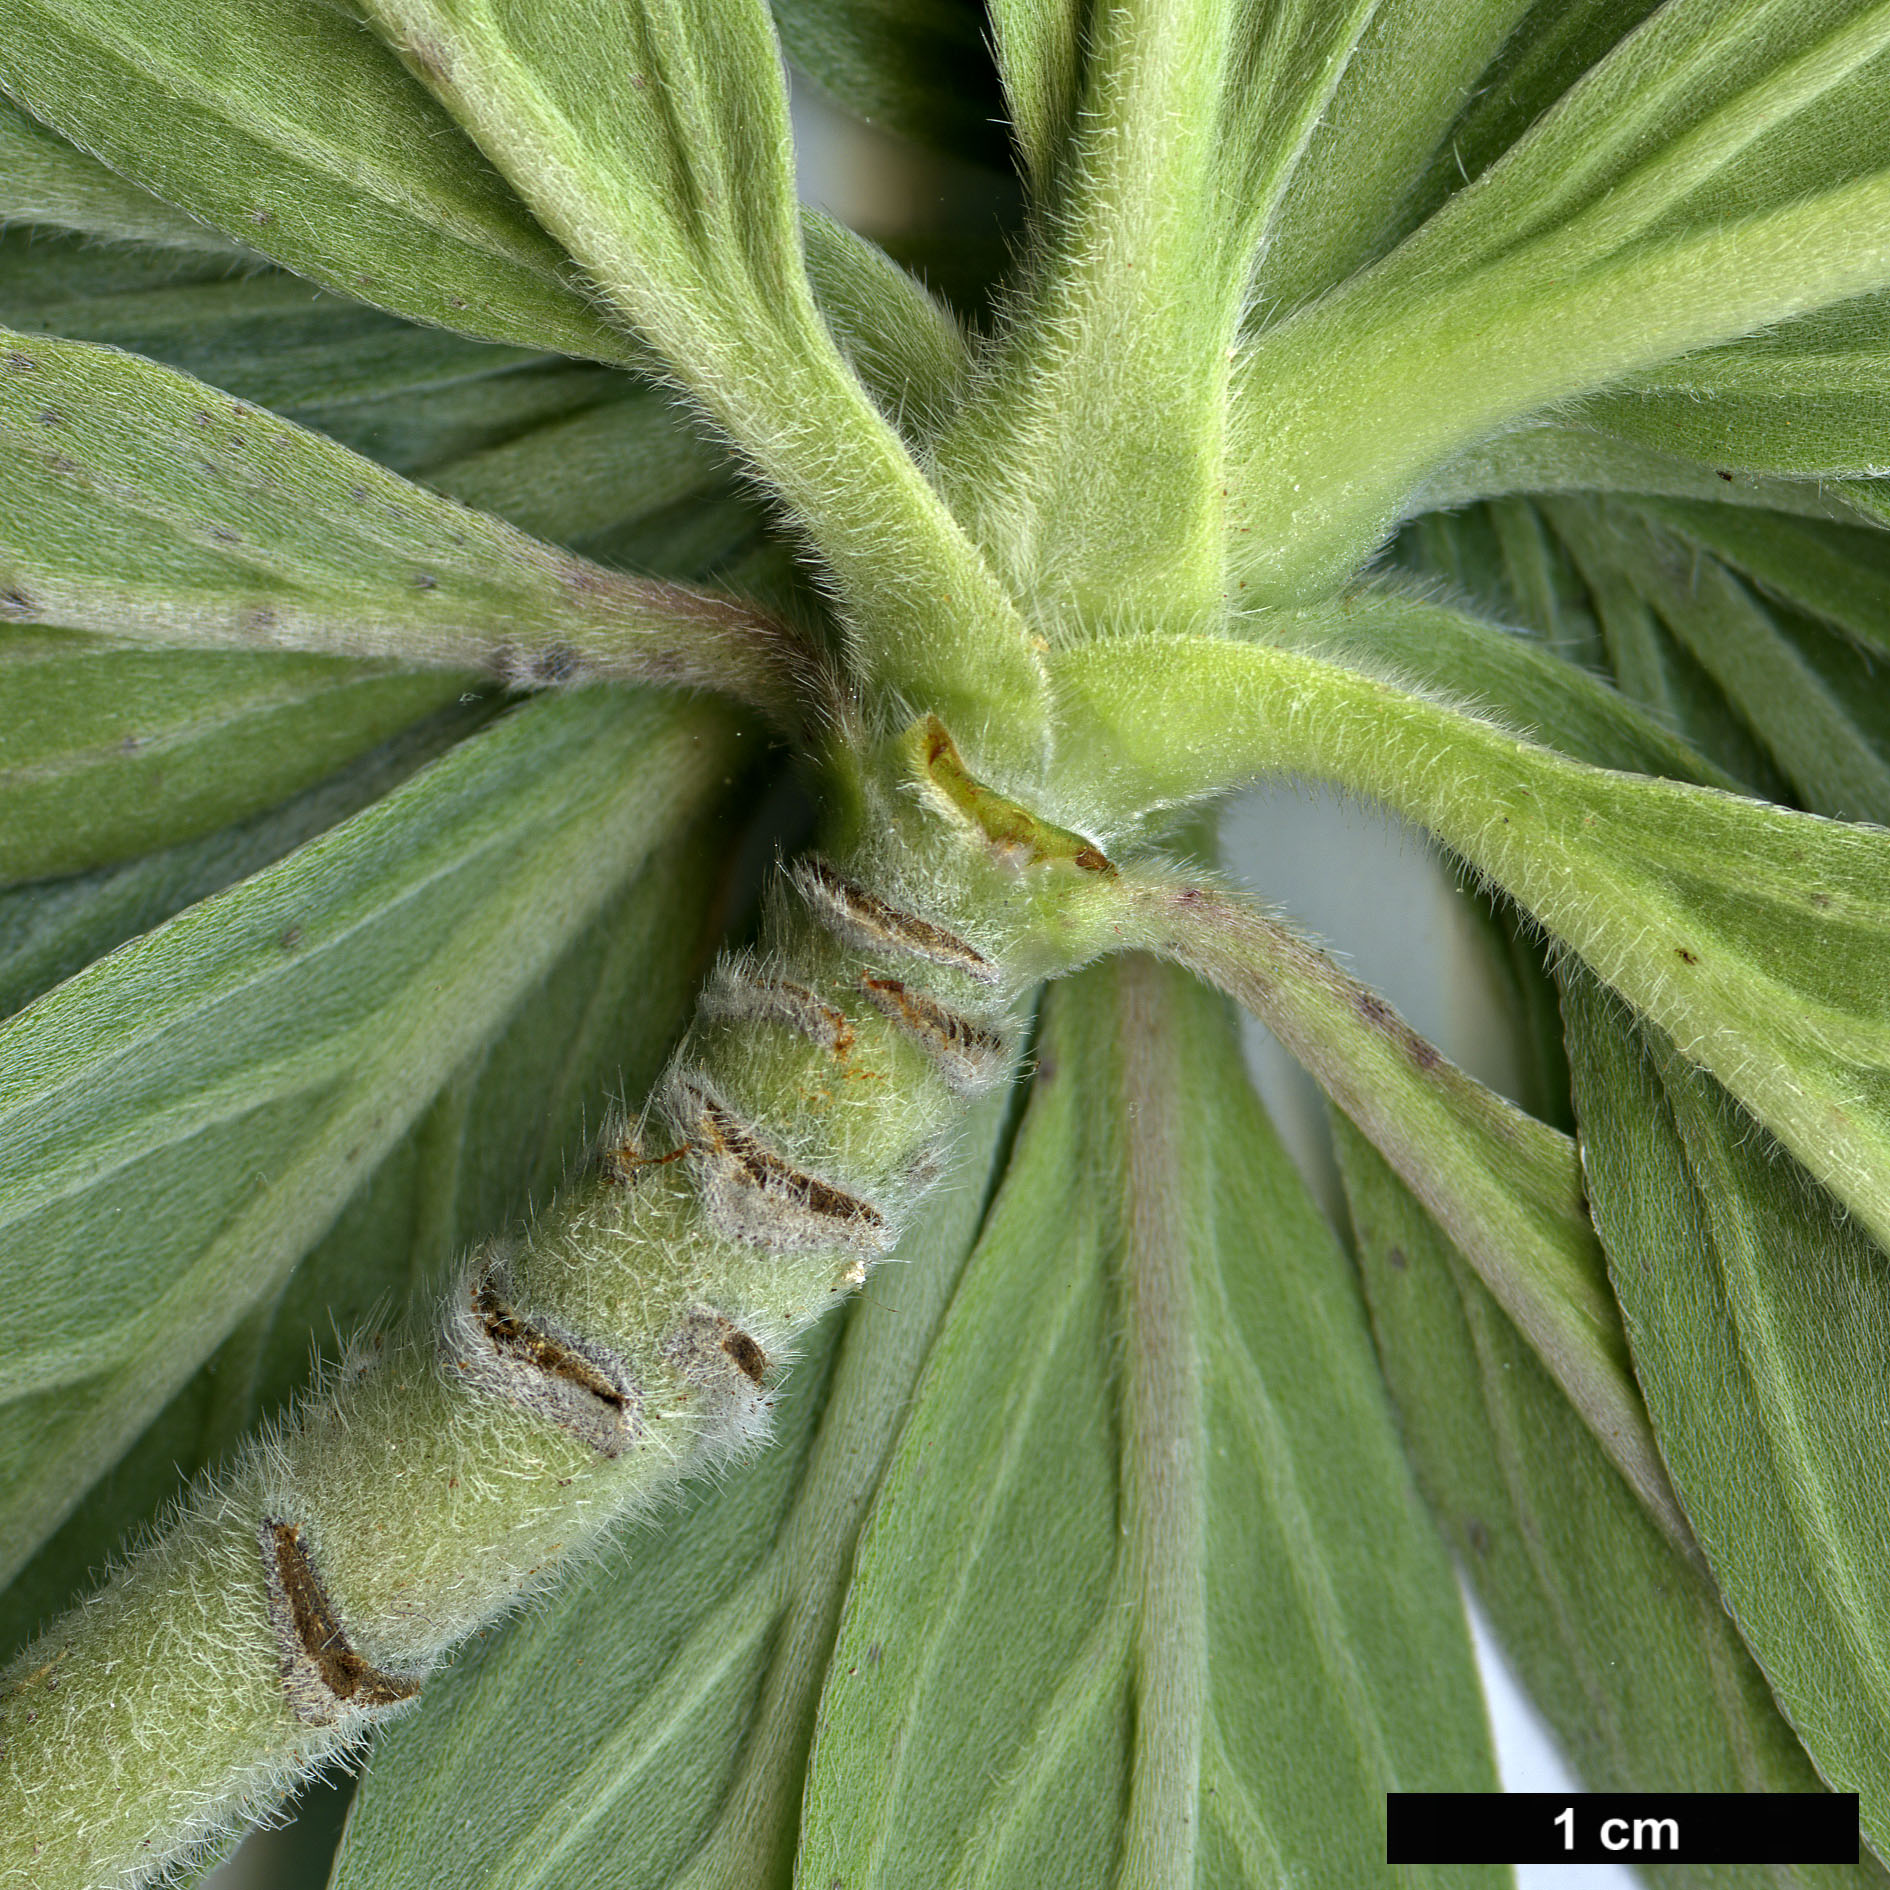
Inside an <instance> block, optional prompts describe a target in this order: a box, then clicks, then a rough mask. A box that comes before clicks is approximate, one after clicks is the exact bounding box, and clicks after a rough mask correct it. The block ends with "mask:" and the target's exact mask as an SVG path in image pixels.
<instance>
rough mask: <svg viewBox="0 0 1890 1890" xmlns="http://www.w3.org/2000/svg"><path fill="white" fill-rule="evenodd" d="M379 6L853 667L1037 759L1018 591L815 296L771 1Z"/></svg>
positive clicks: (398, 1) (998, 762) (987, 745)
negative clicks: (666, 389) (724, 455)
mask: <svg viewBox="0 0 1890 1890" xmlns="http://www.w3.org/2000/svg"><path fill="white" fill-rule="evenodd" d="M371 10H372V12H373V14H374V17H375V18H376V19H377V20H378V21H379V22H380V25H381V27H382V29H383V30H384V31H385V32H386V33H387V34H388V36H389V37H390V39H392V40H393V41H395V42H396V43H398V44H399V45H400V46H401V47H403V48H404V49H405V54H406V57H407V58H408V60H409V62H410V64H411V65H412V66H413V68H414V70H415V71H416V72H419V73H420V74H421V75H422V76H423V77H424V78H425V79H426V81H427V83H428V84H429V85H431V86H432V87H433V88H434V89H435V90H436V91H437V92H438V93H439V95H440V97H441V98H442V99H443V100H444V101H445V102H446V104H447V105H448V106H449V108H450V109H451V110H452V112H453V113H454V115H455V116H456V117H457V118H459V119H460V121H461V122H462V123H464V124H465V125H466V126H467V127H468V128H469V129H470V130H471V132H472V133H473V135H474V136H475V137H476V138H477V139H478V140H479V143H480V145H481V146H482V147H483V148H484V149H485V150H486V151H487V152H488V153H489V154H490V155H491V156H492V158H493V160H494V162H496V163H497V164H498V165H499V166H500V167H501V169H502V170H504V172H505V173H506V175H507V176H508V177H509V178H510V179H511V180H512V182H513V183H514V184H515V185H516V186H517V188H518V189H519V191H520V192H521V193H522V194H523V195H524V196H525V197H526V199H527V200H528V201H529V202H530V204H531V205H532V207H533V209H534V210H535V211H536V212H537V214H538V216H539V217H540V219H541V220H542V221H543V223H544V225H545V227H546V228H547V229H549V230H551V231H553V232H554V233H555V234H557V235H558V236H559V237H560V238H562V239H563V240H564V242H565V243H566V244H567V245H568V246H569V248H570V250H571V253H572V255H573V256H575V257H576V258H577V260H578V261H579V262H580V263H582V264H583V265H584V267H585V268H586V269H587V270H588V271H589V273H590V275H591V276H592V278H593V279H594V280H595V282H596V283H597V285H598V288H599V290H600V292H601V293H602V295H603V297H604V298H605V300H606V302H607V303H608V304H609V305H610V306H611V307H612V308H614V309H615V310H616V311H617V312H618V314H619V315H620V316H621V317H622V319H624V320H625V321H627V322H629V323H632V324H634V325H635V327H636V328H637V329H638V331H639V332H641V333H642V334H643V335H645V336H646V337H647V338H648V339H649V341H650V342H651V344H652V345H653V346H654V347H655V348H656V350H657V352H658V353H659V354H660V356H661V357H662V359H663V362H664V364H665V366H666V368H667V370H668V371H669V373H670V374H671V375H672V376H673V377H674V379H675V381H676V382H677V383H678V384H680V385H681V386H682V387H683V388H685V389H686V390H687V391H688V392H689V393H690V394H691V395H692V396H693V397H694V398H695V399H696V400H697V401H698V402H699V403H700V405H701V406H702V408H703V409H704V411H705V412H706V413H707V414H708V415H709V417H710V418H711V419H712V420H713V421H714V422H715V424H716V425H717V426H718V427H719V428H720V429H721V430H722V431H723V432H724V433H726V434H727V436H728V437H729V439H730V441H731V442H732V443H733V445H734V446H735V447H736V448H737V450H739V451H740V452H741V453H742V454H743V456H744V457H745V458H746V459H748V460H749V461H750V462H751V463H752V465H753V466H754V468H755V470H756V471H757V472H759V473H760V474H761V476H762V477H763V478H764V479H765V480H766V481H767V483H768V485H769V486H770V487H771V488H772V489H773V492H774V495H775V496H776V497H777V498H778V499H779V500H780V501H781V502H782V503H783V504H784V505H785V506H786V507H787V508H788V509H789V510H790V511H791V512H792V513H793V514H795V515H796V517H797V518H798V520H799V521H800V524H801V526H802V528H803V530H804V532H805V533H806V535H807V537H808V538H809V539H810V540H811V542H812V544H813V546H814V549H815V550H816V551H817V552H818V554H819V556H820V557H821V559H822V561H823V562H824V563H825V565H826V566H827V567H828V569H829V571H830V573H831V576H832V579H833V582H834V584H835V585H836V586H837V587H838V589H839V591H840V592H841V593H842V594H843V595H844V596H845V598H846V600H847V605H848V617H849V624H848V627H849V631H850V633H851V636H850V653H851V654H852V656H853V658H854V660H855V663H856V666H857V667H858V668H859V670H860V671H861V672H862V680H864V681H865V682H867V683H868V684H869V685H870V686H873V687H875V688H877V689H879V690H882V691H886V692H894V693H899V694H902V695H903V696H905V697H906V699H907V700H908V702H909V703H910V704H911V706H913V707H916V708H932V709H935V710H936V711H937V712H938V713H939V714H941V715H942V716H944V718H945V719H946V721H947V722H948V723H949V724H951V726H953V727H954V728H958V729H960V730H962V731H963V732H964V735H965V739H966V740H967V741H969V742H970V743H972V745H973V747H974V748H976V749H978V750H979V751H980V753H981V755H982V756H983V765H984V766H985V768H986V771H987V772H990V771H992V770H994V769H997V770H1001V769H1004V768H1012V769H1026V770H1031V771H1034V770H1035V769H1036V768H1037V767H1038V765H1039V764H1040V762H1041V758H1042V745H1043V740H1044V725H1043V704H1044V690H1043V677H1042V672H1041V666H1040V664H1039V663H1038V661H1037V660H1036V655H1035V652H1034V650H1033V648H1032V645H1031V644H1030V641H1029V639H1028V636H1027V634H1026V632H1025V629H1024V626H1023V624H1022V622H1021V621H1020V620H1019V618H1018V614H1017V611H1016V608H1015V605H1014V604H1013V602H1012V600H1011V598H1010V596H1009V595H1008V594H1007V593H1006V592H1005V590H1004V589H1003V587H1002V586H1001V585H1000V584H999V583H998V582H997V580H996V578H995V576H994V575H993V573H992V572H991V571H990V570H989V569H988V568H987V566H986V565H985V563H984V560H983V559H982V558H981V557H980V555H979V553H978V552H977V550H976V549H975V548H974V547H973V545H972V544H971V543H970V541H969V540H968V539H967V538H966V536H965V534H964V532H963V531H962V530H961V528H960V526H959V525H958V523H957V521H956V520H955V519H954V518H953V516H952V514H951V513H950V512H949V511H948V510H947V509H946V507H945V505H944V503H943V502H942V500H941V499H940V497H939V495H938V493H937V492H936V491H935V490H934V489H933V487H932V485H931V483H930V482H929V480H928V478H927V476H926V474H925V472H924V471H923V470H921V468H920V466H919V464H918V463H917V461H916V460H914V458H913V457H912V456H911V454H910V453H909V452H908V451H907V449H906V446H905V444H904V443H903V442H902V441H901V439H900V438H899V436H898V434H897V433H896V432H895V431H894V429H893V427H892V426H891V424H890V423H889V422H888V420H887V419H886V417H885V415H884V413H882V411H881V410H880V409H879V408H878V407H877V406H876V405H875V404H874V402H873V400H872V398H871V397H870V395H869V394H868V392H867V390H866V388H865V387H864V386H863V385H862V384H861V382H860V381H859V379H858V378H857V377H856V376H855V374H854V373H853V371H852V369H851V368H850V367H849V366H848V364H847V362H846V360H845V359H844V358H843V356H842V354H841V351H840V345H839V343H838V341H837V340H836V337H835V335H834V333H833V332H832V331H831V330H830V329H829V328H828V326H827V324H826V322H825V321H824V320H823V318H822V316H821V313H820V311H819V310H818V309H817V308H816V306H815V302H814V295H813V290H812V286H811V284H810V283H809V280H808V277H807V272H806V268H805V266H804V260H803V250H802V241H801V230H800V219H799V214H798V209H797V205H796V200H795V191H794V175H793V164H792V148H791V141H790V137H789V130H788V118H787V99H786V94H785V92H784V90H783V87H782V83H781V71H780V52H779V47H778V46H777V44H776V41H775V37H774V32H773V28H772V25H771V23H770V21H769V18H768V14H767V11H766V6H765V4H764V0H728V3H727V4H723V5H718V6H716V7H714V8H701V7H694V6H690V5H687V4H684V3H683V0H638V3H637V4H634V5H626V6H623V7H620V8H617V9H615V10H613V11H612V12H611V13H610V14H609V15H608V16H607V17H600V16H599V15H597V14H596V13H595V11H594V10H593V9H591V8H589V7H588V6H585V5H582V4H580V0H543V3H540V4H535V5H531V6H524V5H520V4H518V3H517V0H372V7H371ZM821 250H822V246H821V245H819V244H816V245H814V246H812V247H811V248H810V250H809V252H808V253H809V255H819V254H820V253H821ZM858 287H859V278H858V277H855V278H854V279H853V280H852V281H851V282H850V285H849V289H850V292H857V289H858ZM842 299H843V301H844V298H842ZM894 313H895V319H896V320H897V321H899V322H901V323H904V322H905V321H907V320H908V319H909V316H910V304H909V299H907V298H900V299H898V300H896V301H895V303H894ZM986 751H988V753H987V752H986Z"/></svg>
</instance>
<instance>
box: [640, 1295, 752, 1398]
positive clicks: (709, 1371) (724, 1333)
mask: <svg viewBox="0 0 1890 1890" xmlns="http://www.w3.org/2000/svg"><path fill="white" fill-rule="evenodd" d="M662 1353H663V1357H664V1358H665V1359H666V1360H667V1361H668V1362H669V1364H670V1365H671V1366H673V1367H674V1368H675V1370H676V1371H677V1372H678V1373H680V1374H681V1376H682V1377H683V1378H684V1379H686V1380H687V1381H688V1383H689V1384H690V1385H691V1386H693V1387H694V1388H695V1390H696V1391H697V1392H698V1393H700V1394H702V1403H703V1404H704V1406H705V1408H707V1409H709V1410H715V1409H718V1408H719V1409H720V1410H721V1411H723V1412H724V1413H728V1414H739V1415H741V1416H745V1417H748V1418H751V1419H752V1418H756V1417H759V1416H760V1415H761V1414H762V1412H763V1411H765V1409H766V1404H765V1402H764V1401H763V1400H761V1399H760V1398H758V1397H757V1396H756V1393H758V1392H759V1391H761V1390H762V1389H763V1388H764V1386H765V1384H766V1382H767V1376H768V1355H767V1353H766V1352H764V1351H763V1350H762V1349H761V1346H760V1343H759V1342H758V1341H757V1340H756V1339H755V1338H754V1337H753V1336H752V1335H751V1334H749V1333H747V1332H744V1331H743V1330H742V1329H741V1327H740V1326H738V1325H737V1324H736V1323H735V1321H734V1320H733V1319H731V1318H730V1317H729V1316H728V1314H727V1313H724V1312H717V1311H716V1310H715V1309H714V1308H713V1307H710V1306H696V1307H693V1308H692V1309H691V1310H690V1311H689V1312H687V1313H685V1314H684V1315H683V1319H682V1322H681V1323H680V1324H679V1325H678V1326H677V1327H676V1329H675V1331H674V1332H672V1333H671V1334H670V1335H669V1337H668V1338H667V1339H665V1340H664V1341H663V1345H662Z"/></svg>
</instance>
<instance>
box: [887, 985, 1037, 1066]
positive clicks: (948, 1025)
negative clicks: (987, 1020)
mask: <svg viewBox="0 0 1890 1890" xmlns="http://www.w3.org/2000/svg"><path fill="white" fill-rule="evenodd" d="M860 989H861V990H862V991H864V992H865V993H866V996H867V1000H868V1001H869V1002H870V1003H871V1004H872V1005H873V1006H874V1007H875V1008H876V1009H877V1010H878V1011H879V1012H880V1013H881V1014H882V1015H883V1016H885V1017H886V1018H887V1019H888V1020H889V1021H890V1022H891V1023H892V1025H893V1027H894V1028H895V1029H897V1030H899V1031H901V1032H903V1033H904V1034H905V1035H906V1036H907V1037H909V1038H911V1040H912V1041H913V1042H914V1043H916V1044H917V1045H918V1046H919V1047H920V1049H922V1050H923V1051H924V1052H925V1053H926V1055H927V1056H929V1057H930V1058H931V1059H932V1061H933V1063H934V1064H935V1065H936V1066H937V1068H938V1072H939V1074H940V1075H941V1076H942V1077H944V1079H945V1080H946V1082H948V1083H949V1084H950V1085H951V1086H952V1088H954V1089H956V1090H965V1091H970V1090H979V1089H986V1088H989V1087H990V1085H991V1084H993V1083H995V1082H998V1081H999V1080H1000V1079H1001V1078H1002V1077H1003V1075H1004V1073H1005V1071H1006V1070H1007V1069H1008V1068H1009V1067H1010V1044H1009V1043H1008V1042H1007V1041H1006V1039H1005V1037H1004V1035H1003V1033H1002V1032H1001V1031H996V1030H992V1029H990V1028H989V1027H988V1026H987V1025H984V1024H980V1023H977V1022H975V1021H974V1020H973V1019H971V1018H969V1017H965V1016H963V1015H961V1014H960V1013H959V1012H957V1011H954V1010H952V1009H950V1008H949V1007H948V1006H946V1005H944V1004H941V1003H940V1002H939V1001H938V1000H937V999H936V998H934V997H928V996H927V995H926V994H925V993H924V992H923V991H914V990H912V989H911V988H910V987H909V986H907V985H904V984H901V983H900V981H899V980H898V979H897V978H871V977H865V976H862V977H861V979H860Z"/></svg>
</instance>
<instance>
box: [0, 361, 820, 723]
mask: <svg viewBox="0 0 1890 1890" xmlns="http://www.w3.org/2000/svg"><path fill="white" fill-rule="evenodd" d="M0 350H4V353H0V444H3V445H4V446H5V448H6V449H7V451H6V456H5V458H4V459H0V614H4V615H5V616H7V617H10V618H11V619H12V620H13V621H15V622H27V621H32V622H51V623H59V624H63V625H65V626H67V627H70V628H73V629H95V630H99V631H102V632H105V633H108V634H112V635H118V636H125V635H142V636H143V637H145V638H147V639H149V640H151V641H157V642H167V643H171V644H191V643H199V644H212V645H231V644H234V645H236V646H237V647H240V648H250V649H280V648H289V649H296V648H302V649H314V650H320V651H323V652H325V653H329V654H335V655H368V656H387V657H392V658H394V659H396V660H399V661H401V662H402V663H404V664H406V665H408V666H411V667H416V668H418V667H443V668H448V669H459V670H473V669H478V668H481V667H484V668H487V669H495V668H496V669H497V670H498V671H499V672H500V673H501V674H502V675H504V676H505V678H506V679H507V680H517V681H532V680H545V681H568V680H573V679H575V678H577V677H580V676H583V675H606V676H615V677H618V678H624V677H630V678H637V677H641V678H644V679H656V680H662V681H672V682H679V683H694V684H697V685H704V686H710V687H713V686H716V677H717V673H718V672H720V674H721V677H722V680H723V681H724V682H726V683H728V684H729V685H730V686H731V687H732V689H733V691H734V693H737V694H753V693H755V692H756V691H759V692H760V693H761V694H763V695H765V696H768V697H769V698H770V699H771V700H772V701H773V703H774V704H775V706H776V708H777V709H778V710H779V711H780V712H781V713H783V714H785V715H790V716H791V715H792V714H793V713H794V710H795V697H794V687H793V684H792V683H791V682H790V681H789V680H788V678H787V676H786V674H785V673H783V671H782V670H781V668H780V664H781V661H782V658H783V655H784V652H783V650H782V648H781V647H780V639H779V635H778V633H777V632H775V631H774V630H773V629H772V627H770V626H767V625H766V622H765V620H761V619H758V618H757V617H756V616H755V614H754V613H753V612H751V611H746V610H744V609H743V608H742V607H741V606H739V605H736V604H732V603H729V602H727V601H725V600H716V599H711V598H704V597H699V596H696V595H693V594H692V593H689V592H686V591H682V590H679V589H677V588H676V587H674V586H670V585H664V584H658V583H655V582H652V581H638V580H634V579H630V578H625V577H620V576H617V575H615V574H613V573H611V572H608V571H604V570H602V569H600V568H598V567H596V566H593V565H590V564H588V563H586V562H585V561H584V560H582V559H578V558H574V557H572V556H570V555H569V554H568V553H563V552H559V551H555V550H553V549H552V548H550V547H548V546H544V545H541V544H538V543H536V542H534V541H533V540H532V539H529V538H527V537H526V536H525V535H524V534H523V533H521V532H518V531H515V530H513V529H512V528H511V527H510V526H507V525H504V524H502V523H501V522H500V521H499V520H497V519H493V518H488V517H485V516H482V515H481V514H479V513H476V512H473V511H470V510H469V509H467V508H466V507H464V506H460V505H457V504H455V503H453V502H452V501H450V500H448V499H445V498H442V497H440V496H438V495H437V494H434V493H429V492H427V491H424V490H423V489H421V488H420V487H417V486H414V485H411V484H409V483H408V482H407V481H405V480H403V479H400V478H399V477H397V476H396V475H395V474H393V473H390V472H388V471H387V470H386V469H385V468H383V467H380V466H377V465H375V464H374V463H373V462H372V461H369V460H366V459H363V458H361V457H360V456H359V455H357V454H353V453H350V452H348V451H347V450H346V449H345V448H343V447H340V446H337V445H335V444H334V443H333V442H332V441H330V440H327V439H324V438H323V437H322V436H321V435H319V434H315V433H311V432H308V431H306V430H304V429H302V428H299V427H295V426H292V425H290V424H289V423H287V422H285V421H281V420H278V419H276V418H275V417H274V416H273V415H271V414H269V413H267V412H265V411H263V410H261V409H259V408H254V407H251V406H248V405H247V404H245V403H244V402H242V401H236V400H232V399H230V398H229V396H227V395H225V394H221V393H219V392H217V391H216V390H215V389H212V388H209V387H206V386H205V385H204V384H203V383H202V382H199V381H193V380H191V379H189V378H187V377H186V376H184V375H181V374H177V373H174V372H173V371H171V370H170V369H168V368H163V367H160V366H158V365H157V364H156V363H154V362H150V361H144V360H141V359H139V358H138V357H136V356H134V355H128V354H123V353H120V352H118V351H116V350H114V349H109V348H101V347H95V346H92V345H90V344H88V343H83V342H71V341H56V340H53V339H50V338H49V337H46V336H25V335H16V334H10V333H8V332H6V331H0ZM771 643H773V644H775V645H776V647H774V648H770V644H771Z"/></svg>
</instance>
